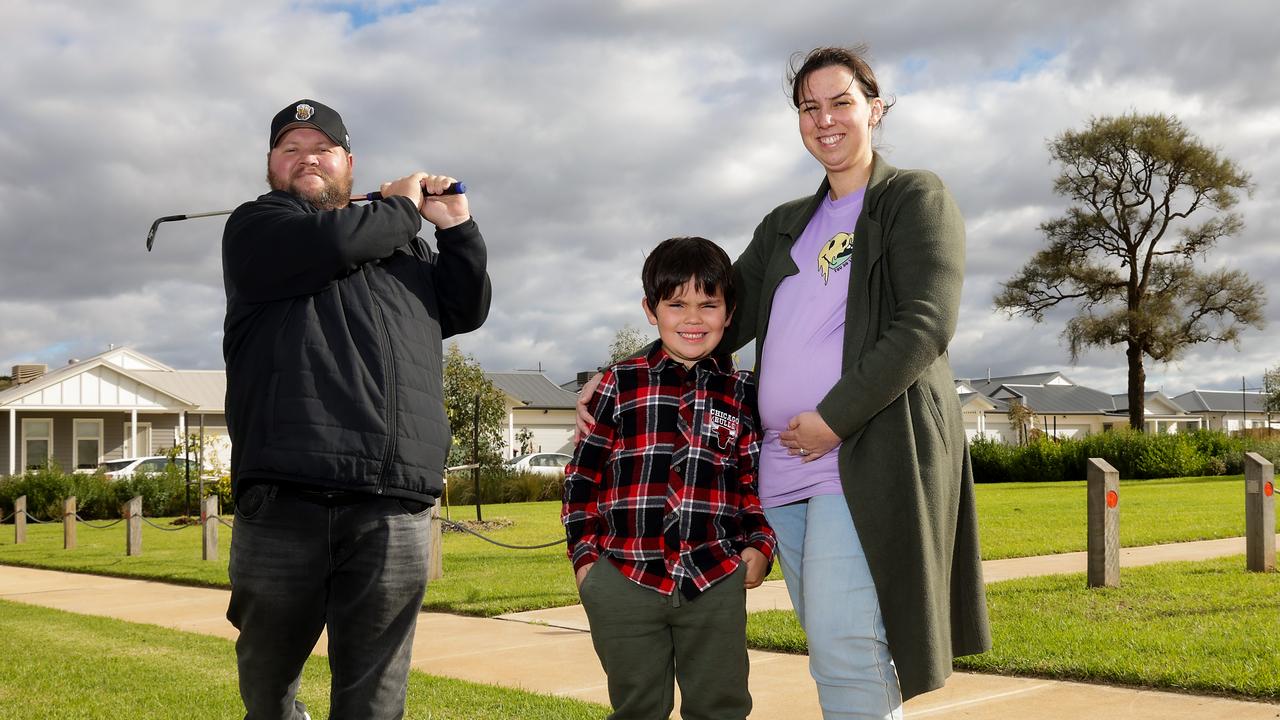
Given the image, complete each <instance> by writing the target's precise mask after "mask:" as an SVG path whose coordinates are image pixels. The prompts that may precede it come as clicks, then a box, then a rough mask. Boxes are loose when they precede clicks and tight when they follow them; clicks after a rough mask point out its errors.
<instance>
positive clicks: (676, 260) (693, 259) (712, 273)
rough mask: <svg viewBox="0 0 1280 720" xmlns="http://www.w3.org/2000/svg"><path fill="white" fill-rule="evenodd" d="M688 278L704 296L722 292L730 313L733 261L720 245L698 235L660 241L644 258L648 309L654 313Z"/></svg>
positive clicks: (734, 297) (733, 299)
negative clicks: (659, 304)
mask: <svg viewBox="0 0 1280 720" xmlns="http://www.w3.org/2000/svg"><path fill="white" fill-rule="evenodd" d="M690 279H693V283H694V286H695V287H696V288H697V289H698V290H700V291H702V292H703V293H706V294H707V295H715V294H716V293H717V292H720V293H723V294H724V305H725V311H726V312H733V309H734V307H735V306H736V305H735V303H736V301H737V297H736V295H735V294H734V289H733V263H731V262H730V261H729V256H728V255H727V254H726V253H725V251H724V250H723V249H721V247H720V246H719V245H717V244H715V243H713V242H711V241H710V240H708V239H706V238H701V237H677V238H671V239H670V240H663V241H662V242H660V243H658V247H656V248H654V249H653V252H651V253H649V257H647V258H645V259H644V269H642V270H641V271H640V280H641V282H642V283H643V285H644V299H645V301H646V302H647V303H649V309H650V310H652V311H655V312H656V311H657V309H658V303H660V302H662V301H663V300H667V299H670V298H671V297H673V296H674V295H675V294H676V293H677V292H678V291H679V290H680V288H681V286H683V285H684V284H685V283H687V282H689V280H690Z"/></svg>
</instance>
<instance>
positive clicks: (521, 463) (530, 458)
mask: <svg viewBox="0 0 1280 720" xmlns="http://www.w3.org/2000/svg"><path fill="white" fill-rule="evenodd" d="M572 459H573V458H571V457H569V456H568V455H565V454H563V453H547V452H543V453H529V454H528V455H521V456H520V457H514V458H511V459H510V460H507V461H506V462H504V463H503V466H504V467H506V468H507V469H508V470H517V471H523V472H535V473H541V474H543V475H563V474H564V466H565V465H568V464H569V461H570V460H572Z"/></svg>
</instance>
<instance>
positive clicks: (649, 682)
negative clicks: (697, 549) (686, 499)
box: [579, 558, 751, 720]
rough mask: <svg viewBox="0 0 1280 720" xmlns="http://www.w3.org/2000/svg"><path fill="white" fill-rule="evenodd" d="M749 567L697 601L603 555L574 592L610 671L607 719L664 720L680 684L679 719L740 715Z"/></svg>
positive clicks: (746, 708) (746, 707) (739, 718)
mask: <svg viewBox="0 0 1280 720" xmlns="http://www.w3.org/2000/svg"><path fill="white" fill-rule="evenodd" d="M745 573H746V567H745V566H742V567H739V568H738V569H737V571H735V572H734V573H733V574H732V575H730V576H729V577H726V578H724V579H723V580H721V581H720V582H718V583H716V584H715V585H712V586H711V588H710V589H709V590H707V591H706V592H704V593H702V594H701V595H699V596H698V597H697V598H695V599H694V600H689V599H687V598H685V597H684V596H682V595H681V594H680V592H679V591H678V590H677V591H676V592H674V593H672V594H671V595H662V594H661V593H658V592H655V591H653V590H650V589H648V588H644V587H641V586H640V585H637V584H636V583H634V582H632V581H630V580H628V579H627V578H626V577H624V576H623V575H622V573H621V572H619V571H618V569H617V568H616V567H614V565H613V563H611V562H609V561H608V560H606V559H604V558H601V559H600V561H598V562H597V563H596V564H595V565H593V566H592V567H591V570H590V571H589V572H588V573H587V577H586V579H584V580H583V581H582V587H581V589H580V590H579V592H580V594H581V596H582V605H583V607H585V608H586V611H587V619H588V620H589V621H590V622H591V642H592V643H594V644H595V648H596V654H597V655H598V656H600V664H601V665H602V666H604V672H605V674H606V675H608V676H609V701H610V703H612V704H613V714H612V715H610V716H609V720H667V718H668V717H670V715H671V710H672V708H673V707H674V706H675V689H674V685H673V683H672V681H673V680H676V681H679V683H680V716H681V717H682V718H684V720H743V718H745V717H747V713H749V712H750V711H751V695H750V693H748V692H747V608H746V602H747V597H746V589H745V588H744V587H743V582H744V576H745Z"/></svg>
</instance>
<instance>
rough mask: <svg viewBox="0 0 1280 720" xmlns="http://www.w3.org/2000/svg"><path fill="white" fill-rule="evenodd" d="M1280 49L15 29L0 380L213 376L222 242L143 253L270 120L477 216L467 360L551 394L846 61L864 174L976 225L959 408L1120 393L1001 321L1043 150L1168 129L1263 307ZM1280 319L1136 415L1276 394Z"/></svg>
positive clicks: (212, 189)
mask: <svg viewBox="0 0 1280 720" xmlns="http://www.w3.org/2000/svg"><path fill="white" fill-rule="evenodd" d="M1274 29H1275V13H1274V9H1273V8H1271V7H1270V5H1269V3H1263V2H1241V1H1235V0H1217V1H1215V2H1212V3H1205V2H1189V1H1183V0H1170V1H1168V2H1155V1H1152V2H1116V1H1115V0H1107V1H1105V2H1103V1H1094V0H1084V1H1082V2H1076V3H1036V2H1012V1H1010V2H994V1H990V0H974V1H972V2H967V3H951V2H921V1H918V0H900V1H898V2H893V3H885V2H875V3H870V2H861V1H857V2H853V1H850V0H826V1H825V2H811V1H809V0H792V1H790V2H785V3H778V2H756V1H755V0H732V1H728V0H724V1H722V0H702V1H699V2H693V1H680V2H677V1H675V0H617V1H602V0H545V1H540V2H511V1H502V0H465V1H455V0H443V1H441V2H431V3H413V2H376V1H375V2H366V3H336V2H322V1H320V2H316V1H309V0H295V1H294V2H278V1H276V0H256V1H255V2H252V3H250V2H232V1H229V0H208V1H206V2H201V3H173V2H170V1H169V0H114V1H113V2H110V3H90V2H84V1H83V0H78V1H76V2H68V1H66V0H6V2H5V3H3V5H0V41H2V42H0V44H2V45H3V47H4V48H5V61H4V62H3V63H0V97H3V100H2V101H0V163H2V165H0V167H3V172H0V184H2V185H3V187H2V188H0V374H7V373H8V368H9V367H10V366H12V365H14V364H17V363H27V362H38V363H47V364H48V365H49V366H50V367H51V368H54V367H58V366H61V365H64V364H65V363H66V362H67V361H68V360H69V359H71V358H85V357H89V356H92V355H95V354H97V353H99V352H102V351H104V350H106V349H108V347H110V346H112V345H114V346H117V347H119V346H129V347H133V348H135V349H137V350H139V351H141V352H143V353H146V354H148V355H151V356H153V357H155V358H157V359H158V360H160V361H161V362H164V363H166V364H168V365H170V366H173V367H176V368H181V369H218V368H221V367H223V362H222V350H221V341H222V319H223V312H224V307H225V305H224V303H225V298H224V295H223V288H222V276H221V256H220V247H219V244H220V239H221V233H222V226H223V222H222V221H223V218H207V219H192V220H187V221H184V222H171V223H166V224H163V225H161V226H160V229H159V232H158V233H157V238H156V246H155V251H154V252H151V253H147V252H146V251H145V249H144V240H145V236H146V231H147V228H148V227H149V226H150V224H151V222H152V220H154V219H155V218H157V217H160V216H163V215H172V214H179V213H195V212H203V211H212V210H229V209H231V208H234V207H235V206H237V205H239V204H240V203H242V202H245V201H247V200H250V199H252V198H254V197H256V196H257V195H259V194H261V193H262V192H265V191H266V183H265V167H266V152H267V149H268V148H267V145H268V138H267V136H268V134H269V126H270V120H271V117H272V115H274V114H275V113H276V112H277V111H278V110H279V109H280V108H282V107H285V106H286V105H289V104H291V103H293V102H294V101H295V100H297V99H300V98H304V97H310V98H315V99H317V100H320V101H322V102H324V103H326V104H328V105H330V106H332V107H334V108H336V109H337V110H338V111H339V112H340V113H342V115H343V118H344V119H345V121H346V125H347V128H348V130H349V131H350V135H351V142H352V146H353V154H354V156H355V178H356V188H355V189H356V190H357V191H360V192H364V191H368V190H374V189H376V188H377V187H378V185H379V184H380V183H381V182H383V181H385V180H389V179H394V178H397V177H401V176H403V175H406V174H409V173H411V172H415V171H419V170H422V171H427V172H435V173H441V174H448V175H452V176H455V177H458V178H460V179H462V180H463V181H465V182H466V183H467V185H468V187H469V192H468V197H469V201H470V205H471V211H472V214H473V217H474V218H475V219H476V221H477V223H478V224H479V226H480V228H481V230H482V231H483V233H484V236H485V240H486V243H487V244H488V247H489V272H490V275H491V276H492V279H493V287H494V294H493V306H492V310H491V312H490V315H489V319H488V321H487V322H486V323H485V325H484V327H483V328H481V329H480V330H478V331H476V332H473V333H469V334H467V335H464V336H461V337H459V338H457V341H458V343H459V345H460V346H461V348H462V350H463V351H464V352H466V353H468V354H470V355H472V356H474V357H475V358H476V359H477V360H479V362H480V364H481V365H482V366H483V367H484V368H485V369H486V370H490V371H504V370H515V369H542V370H543V371H544V372H546V373H547V375H548V376H549V377H550V378H551V379H552V380H554V381H555V382H557V383H559V382H564V381H566V380H569V379H570V378H572V377H573V375H574V373H576V372H577V371H579V370H584V369H590V368H595V367H596V366H598V365H600V364H601V363H603V362H604V361H605V359H606V357H607V355H608V347H609V343H610V342H611V341H612V340H613V337H614V334H615V333H616V332H617V331H618V330H619V329H620V328H622V327H624V326H625V325H628V324H630V325H631V326H633V327H636V328H640V329H642V330H645V331H646V332H650V330H651V329H650V327H649V325H648V324H647V321H646V320H645V317H644V314H643V313H642V311H641V307H640V298H641V295H642V293H641V289H640V279H639V275H640V265H641V263H642V261H643V257H644V255H645V253H646V252H648V250H649V249H651V248H652V247H653V246H654V245H656V244H657V243H658V242H660V241H661V240H663V239H665V238H667V237H672V236H677V235H702V236H705V237H708V238H711V239H713V240H715V241H717V242H719V243H720V244H721V245H723V246H724V247H725V248H726V250H728V252H729V254H730V256H733V257H736V256H737V255H738V254H739V253H740V252H741V251H742V250H743V249H744V248H745V247H746V245H747V242H748V240H749V239H750V236H751V233H752V231H753V229H754V228H755V226H756V225H757V223H759V221H760V219H761V218H762V217H763V216H764V215H765V214H766V213H767V212H768V211H769V210H771V209H772V208H774V207H775V206H777V205H778V204H780V203H782V202H785V201H787V200H789V199H792V198H796V197H800V196H804V195H809V194H811V193H812V192H813V191H814V190H815V189H816V188H817V186H818V183H819V182H820V181H821V179H822V171H821V168H820V167H819V166H818V164H817V162H816V161H815V160H814V159H813V158H812V157H811V156H810V155H809V154H808V153H807V152H806V151H805V149H804V147H803V145H802V144H801V141H800V137H799V134H798V131H797V122H796V113H795V111H794V110H793V109H792V108H791V107H790V105H789V102H788V99H787V90H786V88H785V86H784V76H785V72H786V69H787V66H788V62H789V59H790V58H791V56H792V54H793V53H795V52H797V51H801V52H803V51H806V50H808V49H810V48H812V47H815V46H820V45H852V44H855V43H859V42H865V43H867V44H868V45H869V47H870V59H871V62H872V66H873V67H874V68H875V70H876V72H877V75H878V76H879V79H880V83H881V87H882V89H883V90H884V91H885V92H887V93H888V94H890V95H892V96H893V97H895V98H896V101H897V102H896V105H894V106H893V108H892V110H891V112H890V113H889V114H888V115H887V116H886V117H885V120H884V123H883V128H882V131H881V132H880V134H879V135H878V137H877V143H878V147H879V150H880V151H881V152H882V153H883V154H884V156H885V158H886V159H887V160H888V161H889V162H891V163H892V164H894V165H896V166H898V167H918V168H926V169H929V170H932V171H933V172H935V173H937V174H938V175H939V176H940V177H941V178H942V179H943V181H944V182H945V183H946V184H947V186H948V187H949V188H950V189H951V191H952V193H953V194H954V195H955V197H956V200H957V202H958V203H959V205H960V208H961V211H962V212H963V214H964V216H965V220H966V235H967V266H966V275H965V285H964V295H963V300H962V308H961V312H960V321H959V327H958V329H957V332H956V335H955V338H954V339H953V341H952V343H951V346H950V357H951V362H952V365H953V368H954V370H955V372H956V375H957V377H960V378H978V377H983V378H985V377H986V376H987V374H988V373H990V374H991V375H993V376H1002V375H1013V374H1020V373H1030V372H1042V371H1048V370H1058V371H1061V372H1063V373H1064V374H1065V375H1067V376H1068V377H1069V378H1071V379H1073V380H1075V381H1076V382H1078V383H1081V384H1084V385H1089V386H1092V387H1095V388H1098V389H1100V390H1104V391H1107V392H1113V393H1121V392H1124V390H1125V383H1126V380H1125V378H1126V363H1125V356H1124V352H1123V348H1121V347H1118V346H1117V347H1112V348H1108V349H1102V350H1095V351H1091V352H1088V353H1086V354H1084V355H1082V356H1081V357H1080V358H1079V359H1078V362H1077V363H1076V364H1075V365H1072V364H1071V363H1070V357H1069V353H1068V351H1067V348H1066V346H1065V344H1064V341H1063V340H1062V338H1061V331H1062V328H1063V322H1064V321H1065V319H1066V318H1067V317H1069V316H1070V314H1072V313H1071V311H1070V310H1069V309H1068V310H1064V311H1062V312H1057V313H1052V314H1050V316H1049V317H1048V318H1047V319H1046V321H1045V322H1043V323H1040V324H1036V323H1034V322H1033V321H1031V320H1029V319H1026V318H1020V317H1019V318H1009V317H1007V316H1006V315H1004V314H1003V313H999V312H997V311H996V310H995V309H994V307H993V303H992V300H993V297H994V296H995V294H996V293H997V292H998V291H999V289H1000V285H1001V283H1002V282H1004V281H1007V280H1009V279H1010V278H1011V277H1012V276H1013V275H1014V274H1015V273H1016V272H1017V271H1018V269H1019V268H1020V267H1021V266H1022V265H1023V264H1024V263H1025V262H1026V260H1027V259H1028V258H1029V257H1030V256H1031V255H1032V254H1033V253H1034V252H1035V251H1036V250H1038V249H1039V248H1040V247H1042V246H1043V244H1044V238H1043V235H1042V234H1041V233H1040V231H1039V230H1038V227H1039V225H1040V224H1041V223H1042V222H1044V221H1045V220H1048V219H1050V218H1053V217H1055V216H1058V215H1060V214H1062V213H1063V212H1064V211H1065V209H1066V207H1067V205H1066V202H1065V200H1064V199H1062V198H1060V197H1058V196H1056V195H1055V194H1054V193H1053V188H1052V181H1053V177H1054V176H1055V175H1056V173H1057V168H1055V166H1054V165H1053V164H1052V163H1051V162H1050V158H1049V155H1048V151H1047V148H1046V143H1047V141H1048V140H1049V139H1051V138H1052V137H1054V136H1055V135H1057V134H1059V133H1062V132H1063V131H1066V130H1079V129H1083V128H1084V127H1085V126H1086V125H1087V123H1088V122H1089V121H1090V119H1091V118H1095V117H1100V116H1105V115H1116V114H1123V113H1130V112H1138V113H1168V114H1172V115H1175V116H1176V117H1178V118H1179V119H1180V120H1181V121H1182V122H1183V123H1184V124H1185V126H1186V127H1187V128H1188V129H1189V130H1190V131H1191V132H1192V133H1194V134H1195V135H1196V136H1197V137H1198V138H1199V139H1200V140H1202V141H1203V142H1205V143H1206V144H1208V145H1210V146H1211V147H1214V148H1216V149H1218V150H1219V151H1220V152H1221V153H1222V154H1223V155H1224V156H1225V157H1228V158H1230V159H1232V160H1234V161H1235V162H1236V163H1238V164H1239V165H1240V166H1241V167H1242V168H1243V169H1244V170H1245V171H1246V172H1248V173H1249V174H1250V176H1251V179H1252V183H1253V186H1252V188H1251V191H1250V192H1249V193H1248V194H1244V195H1242V196H1241V198H1240V202H1239V204H1238V205H1237V208H1236V210H1237V211H1238V212H1239V213H1241V215H1242V216H1243V219H1244V229H1243V231H1242V232H1240V233H1239V234H1237V235H1235V236H1233V237H1230V238H1226V239H1224V240H1223V241H1222V242H1221V243H1220V245H1219V247H1218V249H1217V250H1215V251H1214V252H1213V253H1212V254H1211V255H1210V256H1208V257H1207V258H1206V260H1205V265H1204V266H1205V267H1206V268H1209V267H1219V266H1222V267H1229V268H1235V269H1241V270H1245V271H1247V272H1248V273H1249V274H1250V276H1251V277H1252V278H1253V279H1254V280H1258V281H1261V282H1264V283H1268V284H1269V282H1268V281H1269V280H1270V279H1271V278H1273V277H1275V276H1276V274H1277V271H1280V243H1277V242H1276V241H1275V239H1276V238H1277V236H1278V235H1280V83H1277V82H1276V78H1277V77H1280V46H1278V45H1277V44H1276V43H1275V38H1274ZM428 230H429V229H428ZM424 237H427V238H430V234H429V232H427V231H424ZM1277 295H1280V293H1273V297H1272V302H1271V303H1270V304H1269V305H1268V306H1267V309H1266V316H1267V319H1268V322H1267V324H1266V326H1265V328H1263V329H1250V330H1247V331H1246V332H1245V333H1244V335H1243V337H1242V339H1241V342H1240V343H1239V347H1233V346H1232V345H1229V344H1228V345H1224V346H1213V345H1202V346H1196V347H1195V348H1192V349H1191V350H1190V351H1189V352H1187V353H1186V354H1185V356H1184V357H1183V358H1182V359H1181V360H1180V361H1179V362H1177V363H1173V364H1168V365H1159V364H1155V363H1152V362H1148V366H1147V379H1148V382H1147V389H1149V390H1163V391H1164V392H1166V393H1167V394H1170V395H1175V394H1178V393H1181V392H1184V391H1187V390H1190V389H1192V388H1200V389H1238V388H1239V387H1240V385H1241V378H1242V377H1243V378H1245V382H1246V384H1247V385H1248V386H1250V387H1254V386H1257V385H1260V384H1261V375H1262V372H1263V370H1264V369H1266V368H1268V367H1273V366H1276V365H1280V357H1277V353H1276V352H1275V348H1276V345H1272V343H1273V342H1275V341H1276V340H1277V339H1280V322H1278V321H1277V320H1278V319H1280V297H1277ZM651 336H654V337H656V333H651Z"/></svg>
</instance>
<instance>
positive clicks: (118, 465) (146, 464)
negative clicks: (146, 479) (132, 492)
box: [98, 455, 198, 480]
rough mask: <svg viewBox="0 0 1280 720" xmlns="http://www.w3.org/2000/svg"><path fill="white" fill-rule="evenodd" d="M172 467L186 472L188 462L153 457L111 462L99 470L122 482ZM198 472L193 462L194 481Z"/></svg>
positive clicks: (103, 464) (105, 463)
mask: <svg viewBox="0 0 1280 720" xmlns="http://www.w3.org/2000/svg"><path fill="white" fill-rule="evenodd" d="M170 467H176V468H177V469H178V470H179V471H184V470H186V467H187V461H186V459H184V458H170V457H165V456H163V455H153V456H151V457H140V458H130V459H128V460H111V461H109V462H104V463H102V464H101V465H99V466H98V470H100V471H101V472H102V474H103V475H106V476H107V478H109V479H111V480H122V479H124V478H128V477H133V476H134V474H136V473H159V472H164V471H165V470H166V469H168V468H170ZM197 472H198V470H197V468H196V463H195V461H194V460H193V461H191V476H192V479H194V478H195V477H196V473H197Z"/></svg>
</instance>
